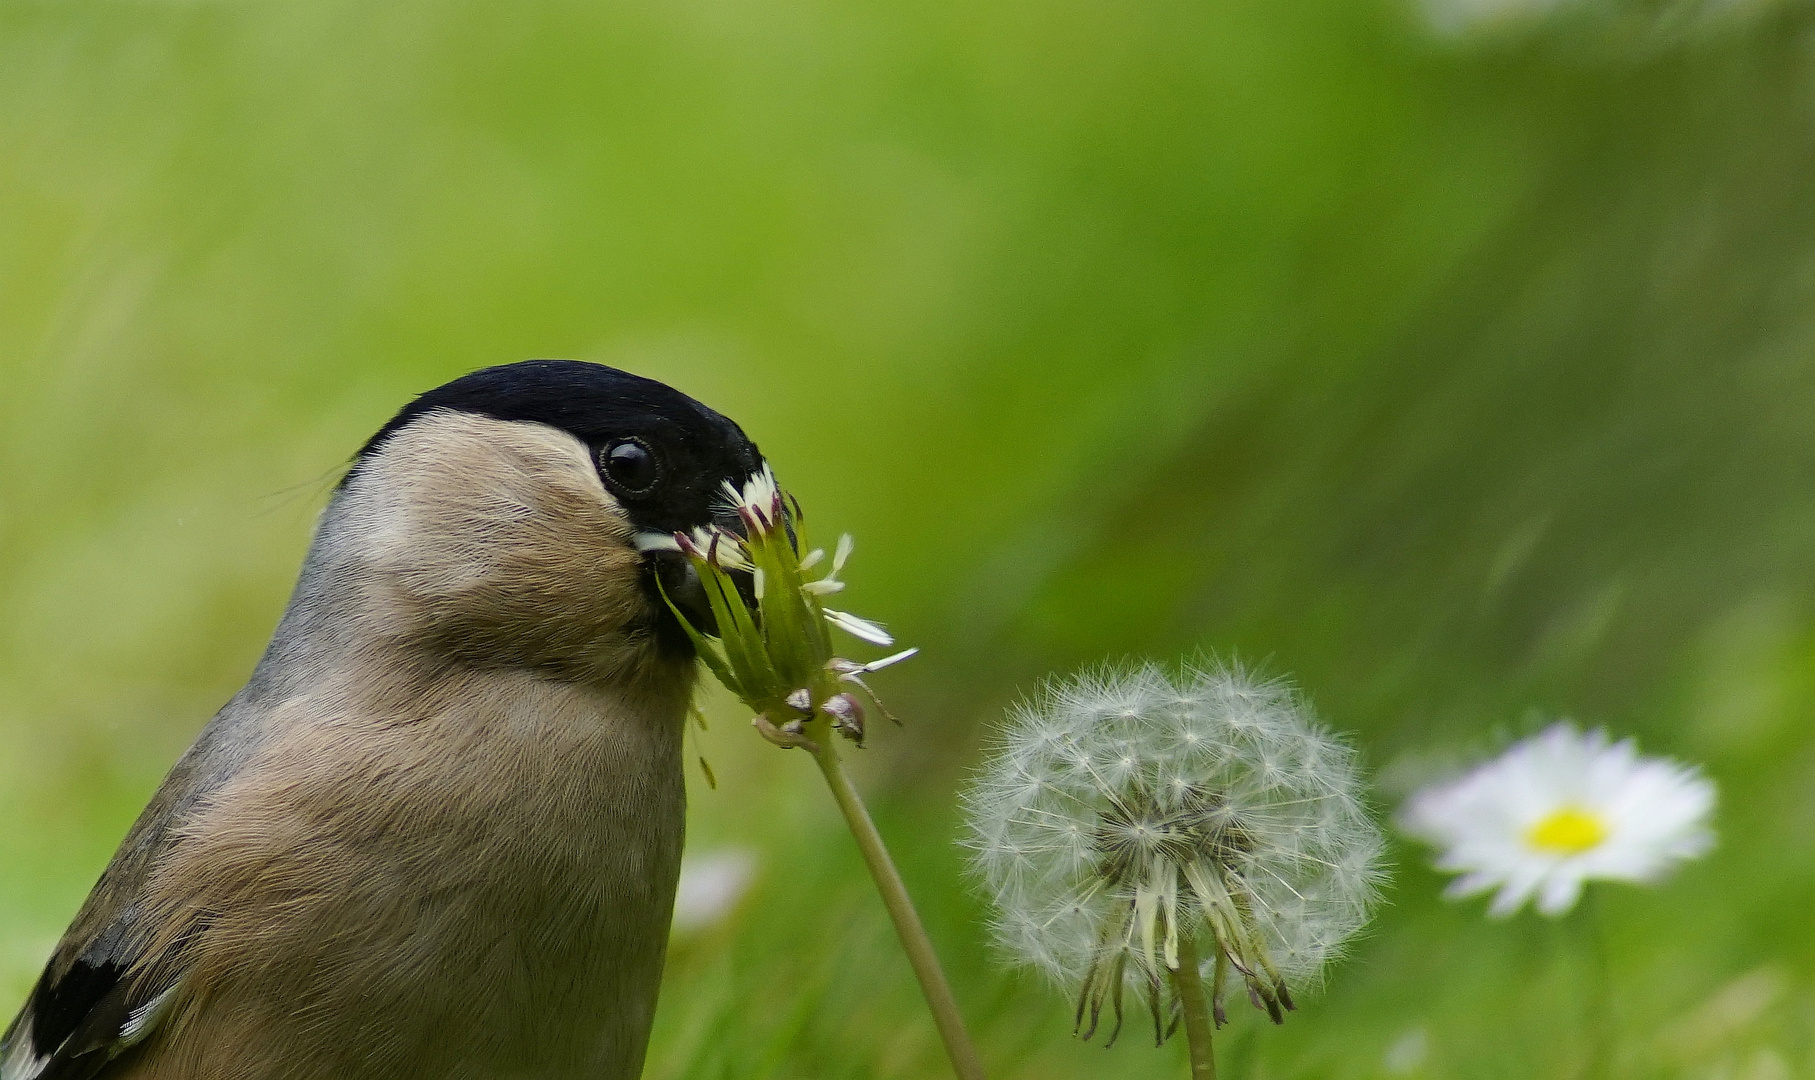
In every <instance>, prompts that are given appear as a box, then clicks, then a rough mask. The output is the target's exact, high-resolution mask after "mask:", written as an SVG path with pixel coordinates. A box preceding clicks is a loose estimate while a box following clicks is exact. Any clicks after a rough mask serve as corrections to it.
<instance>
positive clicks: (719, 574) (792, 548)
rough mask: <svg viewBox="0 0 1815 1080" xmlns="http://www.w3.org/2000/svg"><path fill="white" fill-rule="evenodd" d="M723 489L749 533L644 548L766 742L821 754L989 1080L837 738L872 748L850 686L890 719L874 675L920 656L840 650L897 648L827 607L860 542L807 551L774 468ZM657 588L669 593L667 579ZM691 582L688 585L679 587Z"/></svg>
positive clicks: (922, 966)
mask: <svg viewBox="0 0 1815 1080" xmlns="http://www.w3.org/2000/svg"><path fill="white" fill-rule="evenodd" d="M724 494H725V499H726V504H727V509H730V510H734V511H736V514H737V518H738V525H739V528H737V529H735V530H729V529H722V528H713V529H699V530H696V531H694V532H691V533H675V534H674V535H673V536H671V537H663V536H657V537H649V538H647V539H643V540H641V541H640V542H641V543H642V544H643V545H644V546H645V548H646V549H648V548H669V549H671V550H675V551H679V552H681V553H682V554H683V555H685V556H686V557H687V560H688V562H689V564H690V565H691V566H692V568H693V571H694V573H695V574H696V575H697V583H698V585H699V587H700V589H701V590H702V591H703V592H704V593H705V600H706V605H707V608H708V610H710V612H711V616H712V618H711V625H710V626H695V625H694V624H693V623H692V622H691V621H690V620H689V619H688V618H687V616H686V614H685V613H684V612H682V611H681V610H680V608H679V607H677V606H676V605H675V604H674V602H673V599H672V598H668V597H667V593H666V591H664V593H663V595H664V598H667V599H668V600H669V607H670V608H671V609H672V610H673V612H674V615H675V617H676V618H677V619H678V620H679V621H680V624H681V626H682V628H683V629H684V630H685V631H686V633H687V636H688V638H689V640H691V641H692V642H693V646H694V649H695V651H696V652H697V653H698V655H699V658H700V660H701V661H702V662H703V663H704V664H705V665H706V667H707V669H708V670H710V671H711V672H712V674H713V675H714V676H715V677H716V678H717V679H718V681H719V682H721V683H723V684H724V685H725V688H726V689H728V690H730V691H731V692H732V693H733V694H735V695H737V697H738V699H739V700H740V701H742V702H743V703H744V704H745V705H747V706H748V707H749V708H750V711H751V712H753V713H755V714H756V715H755V716H754V717H753V718H752V720H751V722H752V723H753V724H754V725H755V727H756V729H757V730H758V731H759V732H761V733H762V735H763V737H764V738H766V739H768V740H769V741H770V742H772V743H775V744H776V745H778V746H783V747H790V748H792V747H799V748H801V749H803V750H806V751H807V752H808V753H809V754H811V755H812V756H813V760H814V762H815V763H816V764H817V765H818V767H819V770H820V773H821V774H822V775H823V776H824V777H825V780H826V785H827V786H828V788H830V790H831V793H832V798H833V800H834V801H835V802H837V804H838V808H839V811H840V812H841V813H842V814H843V815H844V819H845V824H846V825H848V826H849V827H850V829H851V835H852V838H853V839H854V840H856V842H857V847H858V850H859V851H861V852H862V854H863V857H864V863H865V865H866V866H868V868H869V870H870V875H871V877H872V878H874V879H875V881H876V887H877V890H878V891H879V892H881V894H882V898H883V902H884V905H885V906H886V907H887V909H888V912H889V917H890V919H892V920H893V921H894V923H895V929H896V931H897V933H898V934H899V936H900V938H901V944H902V948H903V949H904V950H905V951H906V952H907V954H908V962H909V964H910V965H911V966H912V967H913V969H914V974H915V976H916V977H917V978H918V979H919V980H920V985H921V989H922V990H924V991H925V993H926V998H927V1006H928V1007H929V1008H930V1009H931V1011H932V1013H933V1021H934V1024H935V1025H936V1026H937V1027H938V1029H939V1034H940V1037H941V1038H942V1039H943V1040H944V1042H945V1047H946V1052H947V1054H948V1055H949V1056H950V1058H951V1061H952V1068H953V1071H954V1072H956V1073H957V1074H958V1076H959V1077H960V1080H982V1076H983V1066H982V1061H981V1059H980V1058H979V1057H978V1056H977V1051H976V1048H975V1047H974V1046H973V1045H972V1044H971V1040H970V1035H969V1033H968V1032H966V1031H965V1029H964V1021H963V1018H962V1017H961V1016H960V1015H959V1014H958V1004H957V1001H956V1000H955V999H954V998H953V996H952V992H951V986H950V985H949V984H948V983H947V982H946V978H945V973H944V972H943V971H942V970H940V967H939V960H938V957H937V956H936V955H935V954H934V952H933V943H932V941H931V940H930V939H929V938H928V937H927V935H926V929H925V927H924V926H922V925H921V923H920V917H919V915H918V914H917V913H916V912H915V911H914V904H913V901H912V900H911V899H910V898H909V897H908V893H907V888H906V886H905V885H903V883H902V881H901V875H900V873H899V872H897V871H896V869H895V865H894V863H893V861H892V860H890V858H889V854H888V849H887V848H886V847H885V846H884V845H883V842H882V837H881V835H880V834H878V833H877V831H876V825H875V822H873V821H872V820H871V819H870V815H869V812H868V811H867V810H866V809H864V806H863V800H862V799H861V798H860V797H859V795H858V793H857V789H856V787H854V786H853V785H852V784H851V780H850V777H849V776H847V775H846V774H845V771H844V767H843V766H842V765H841V764H840V762H839V755H838V748H837V741H836V739H834V738H833V736H835V735H839V736H843V737H844V738H846V739H849V740H851V741H852V742H855V743H856V744H857V745H859V746H862V745H863V740H864V709H863V706H862V704H860V703H859V701H858V699H857V696H856V694H855V693H854V692H853V691H852V689H850V688H852V687H854V688H856V689H857V690H862V691H863V692H864V693H865V694H866V695H868V697H869V698H870V701H871V703H872V704H874V705H875V706H876V708H877V710H878V711H879V712H882V714H883V715H884V716H888V712H887V710H884V709H883V708H882V703H881V702H879V701H877V700H876V696H875V694H874V693H873V692H871V690H870V687H869V685H868V683H867V682H866V681H865V680H864V676H865V675H868V674H870V673H871V672H875V671H879V670H881V669H883V668H885V667H888V666H889V665H891V664H895V663H899V662H900V661H902V660H906V659H907V658H908V657H910V656H913V655H914V653H915V652H916V650H914V649H904V650H903V651H901V652H898V653H895V654H894V655H893V656H885V657H883V658H882V659H880V660H872V661H870V662H868V663H859V662H858V661H855V660H848V659H846V658H844V657H842V656H839V655H837V654H836V653H835V652H834V651H833V645H832V636H831V631H832V630H833V629H837V630H840V631H842V632H844V633H847V634H850V635H851V636H853V637H856V638H858V639H860V640H862V641H865V642H868V643H869V644H871V645H891V644H893V643H894V639H893V638H892V637H890V636H889V634H888V632H887V631H886V630H884V629H883V628H882V627H881V626H878V625H877V624H875V623H873V622H870V621H869V620H868V619H861V618H858V617H857V616H856V615H852V614H850V613H849V612H846V611H838V610H834V609H832V608H828V607H826V606H825V604H824V598H825V597H827V596H832V595H834V594H836V593H838V592H841V591H843V589H844V581H843V580H842V579H841V578H840V577H839V575H840V574H841V573H843V572H844V566H845V562H846V560H848V559H849V558H850V557H851V548H852V543H851V538H850V536H848V535H846V536H843V537H840V538H839V540H838V544H837V546H836V547H835V548H834V549H833V553H832V557H831V559H830V562H829V564H827V559H826V553H825V552H824V551H823V550H820V549H817V548H813V549H808V548H807V546H806V544H805V542H804V540H803V537H802V535H801V529H802V525H803V522H802V516H803V515H802V514H801V511H800V504H799V503H798V502H795V501H794V500H793V499H792V498H790V497H788V496H787V495H785V494H784V493H783V492H782V490H781V489H780V488H779V487H777V486H776V484H775V477H774V475H773V474H772V473H771V472H770V471H769V469H768V467H767V466H765V467H764V468H763V470H762V472H760V473H758V474H757V475H755V476H753V477H751V478H750V479H749V480H748V481H747V482H746V483H745V484H744V485H743V486H742V487H732V486H731V485H729V484H727V485H726V487H725V493H724ZM803 551H804V554H803ZM822 565H824V569H823V570H821V569H820V568H821V567H822ZM657 583H658V585H659V586H660V587H661V588H663V589H664V590H666V589H667V588H668V584H667V583H666V582H662V581H661V580H659V579H658V582H657ZM687 586H688V583H687V582H685V581H683V582H681V583H679V584H678V585H677V587H680V588H686V587H687ZM889 718H890V719H894V718H893V717H889Z"/></svg>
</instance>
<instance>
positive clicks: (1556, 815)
mask: <svg viewBox="0 0 1815 1080" xmlns="http://www.w3.org/2000/svg"><path fill="white" fill-rule="evenodd" d="M1605 839H1607V823H1606V822H1605V821H1602V820H1601V818H1600V816H1599V815H1598V814H1596V813H1594V811H1592V810H1586V809H1584V808H1582V807H1580V806H1562V807H1558V808H1557V809H1555V810H1553V811H1551V812H1550V813H1549V814H1547V815H1545V816H1544V817H1543V818H1541V819H1539V821H1538V823H1537V824H1536V825H1533V826H1532V827H1531V828H1530V829H1529V830H1527V831H1526V833H1525V842H1526V843H1528V844H1530V845H1531V846H1532V847H1534V848H1537V849H1538V850H1539V851H1542V852H1544V853H1546V854H1549V855H1580V854H1582V853H1583V852H1585V851H1592V850H1594V849H1595V848H1597V847H1599V846H1600V845H1601V841H1603V840H1605Z"/></svg>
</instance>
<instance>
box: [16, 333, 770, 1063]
mask: <svg viewBox="0 0 1815 1080" xmlns="http://www.w3.org/2000/svg"><path fill="white" fill-rule="evenodd" d="M767 469H768V465H767V463H766V461H765V460H764V458H763V456H762V454H761V453H760V452H759V451H758V449H757V447H756V445H755V444H754V443H753V442H751V441H750V439H749V438H748V437H747V436H746V435H745V434H744V431H743V429H742V428H740V427H739V426H738V425H737V424H735V423H734V422H732V421H731V420H729V419H727V418H726V417H724V416H722V415H720V414H719V413H717V412H714V411H713V410H712V409H710V408H708V407H706V406H705V405H703V404H701V403H700V402H698V401H696V400H694V399H693V398H691V397H688V396H687V395H685V394H683V393H681V392H680V391H678V390H675V389H673V388H672V387H669V386H667V385H665V384H663V383H661V382H658V381H655V380H652V379H648V378H643V377H639V376H636V375H633V374H630V373H628V372H624V371H620V370H617V369H614V368H610V367H606V366H604V365H600V364H593V363H586V362H581V361H572V360H531V361H523V362H520V363H514V364H505V365H501V366H497V367H491V368H486V369H484V370H480V371H476V372H473V373H471V374H467V375H465V376H462V377H460V378H457V379H455V380H453V381H452V382H449V383H447V384H446V385H443V386H440V387H438V388H436V389H433V390H430V391H428V392H426V393H423V394H421V395H420V396H418V397H416V398H414V399H413V400H412V401H410V402H409V403H408V404H406V405H405V406H404V407H403V408H402V409H401V410H400V411H399V412H398V413H397V414H396V415H395V416H394V417H393V418H392V419H391V420H390V421H389V422H388V423H386V424H384V426H383V427H381V428H380V429H379V430H378V431H377V433H376V434H374V435H373V436H372V437H371V438H370V439H369V440H368V441H366V443H365V444H364V445H363V446H362V447H361V448H360V449H359V451H358V452H357V453H356V454H355V455H354V456H353V458H352V459H351V465H350V467H349V468H348V469H347V471H346V473H345V475H344V477H343V478H342V479H341V480H340V482H339V483H338V485H337V486H336V487H335V489H334V491H333V494H332V496H331V497H330V499H329V500H328V503H327V506H326V508H325V509H324V510H323V512H322V514H321V517H320V519H319V522H318V524H317V526H316V530H315V533H314V537H313V540H312V542H311V544H310V547H309V549H308V553H307V555H306V557H305V559H304V561H303V565H302V569H301V572H300V575H299V577H298V581H297V584H296V587H295V590H294V592H293V594H292V596H291V598H290V601H289V603H288V606H287V607H286V608H285V610H284V612H283V614H282V616H281V618H280V619H279V622H278V625H277V628H276V630H275V632H274V633H273V636H272V638H271V641H270V643H269V645H268V646H267V648H266V649H265V651H264V653H263V655H262V656H261V658H260V659H259V660H258V662H257V664H256V665H255V667H254V669H253V671H252V673H251V676H250V678H249V680H248V681H247V683H246V684H245V686H244V687H243V688H242V689H241V690H239V691H238V692H237V693H236V694H234V695H233V696H232V698H231V699H230V700H229V701H228V702H227V704H226V705H225V707H223V708H222V709H221V711H220V712H219V713H218V714H216V715H215V716H214V718H213V719H212V720H210V721H209V722H208V723H207V724H206V726H205V727H203V728H202V730H201V732H200V734H199V735H198V737H197V738H196V740H195V742H194V743H193V745H191V746H190V748H189V749H188V750H187V751H186V752H185V753H184V754H183V755H182V756H181V758H180V759H179V760H178V761H177V763H176V764H175V766H174V767H173V768H172V770H171V772H170V773H169V775H168V776H167V778H166V779H165V780H164V781H163V784H162V785H161V786H160V787H159V788H158V789H157V791H156V793H155V795H154V796H153V797H152V799H151V801H150V804H149V805H148V806H147V807H146V808H145V810H144V812H143V813H142V814H141V815H140V816H139V818H138V819H137V821H136V823H135V824H134V825H133V826H132V827H131V829H130V831H129V832H128V833H127V835H126V837H125V839H124V841H123V842H122V843H121V845H120V847H119V849H118V852H117V853H116V854H115V855H114V857H113V859H112V861H111V862H110V863H109V864H108V866H107V867H106V869H105V871H104V872H103V873H102V874H101V877H100V880H99V882H98V883H97V884H96V885H95V887H94V889H93V891H92V893H91V894H90V895H89V897H88V899H87V901H86V902H85V903H84V904H83V905H82V907H81V909H80V911H79V912H78V913H77V915H76V916H75V919H74V921H73V923H72V924H71V925H70V927H69V929H68V931H67V932H66V933H65V934H64V936H63V937H62V939H61V941H60V942H59V943H58V945H57V946H56V949H55V951H54V952H53V953H52V955H51V958H50V960H49V962H48V964H47V965H46V967H45V969H44V972H43V975H42V976H41V977H40V978H39V979H38V981H37V983H36V984H35V986H34V987H33V989H32V990H31V992H30V995H29V997H28V998H27V1000H26V1002H25V1004H24V1006H23V1008H22V1010H21V1011H20V1012H19V1014H18V1016H17V1018H16V1019H14V1021H13V1022H12V1024H11V1026H10V1027H9V1028H8V1029H7V1031H6V1033H5V1035H4V1036H3V1037H0V1080H327V1078H330V1077H332V1078H335V1080H430V1078H433V1080H492V1078H496V1080H570V1078H573V1080H578V1078H581V1077H584V1078H586V1080H630V1078H634V1077H636V1076H637V1075H639V1074H640V1072H641V1070H642V1065H643V1059H644V1055H645V1052H646V1048H647V1043H648V1039H649V1032H650V1028H651V1024H652V1022H653V1017H654V1010H655V1001H656V996H657V991H658V989H659V984H660V981H661V972H662V964H663V959H664V953H665V950H666V944H667V935H668V928H669V920H670V914H671V909H672V905H673V900H674V891H675V884H676V879H677V877H678V875H679V867H680V857H681V846H682V839H683V819H684V809H685V801H686V793H685V782H684V774H683V768H682V748H681V741H682V735H683V732H684V728H685V724H686V721H687V716H688V713H689V709H690V707H691V700H692V694H693V689H694V679H695V674H696V670H697V667H698V665H697V664H696V663H695V659H696V658H695V655H694V652H693V646H692V645H691V644H690V639H689V636H688V634H687V632H686V629H685V628H683V627H682V626H680V624H679V622H678V619H679V618H682V617H685V618H688V619H689V620H690V621H692V622H694V623H695V628H696V629H703V630H705V631H706V632H712V631H713V630H714V629H715V628H714V627H713V626H712V625H711V624H710V615H709V613H708V612H707V611H706V610H705V609H704V593H703V591H702V590H701V589H700V587H699V584H698V580H697V578H694V577H693V576H692V575H693V570H692V568H691V566H690V564H688V563H687V561H686V560H685V559H684V558H682V557H680V556H679V555H678V554H676V553H674V552H673V551H671V550H665V549H664V545H663V543H662V541H663V540H668V539H669V538H671V537H672V536H673V534H674V533H676V532H687V531H690V530H694V529H697V528H701V527H712V526H717V527H720V528H730V529H737V528H739V523H738V519H737V516H736V512H735V507H734V500H733V499H732V498H731V497H730V493H732V492H734V491H735V490H737V489H738V488H739V487H740V486H741V485H744V484H746V483H748V482H749V481H750V480H751V478H753V477H755V476H757V475H758V474H764V473H766V472H767ZM673 546H674V545H673V543H672V542H671V541H670V542H668V543H667V544H666V548H667V549H671V548H672V547H673ZM671 602H672V605H673V606H671Z"/></svg>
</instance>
